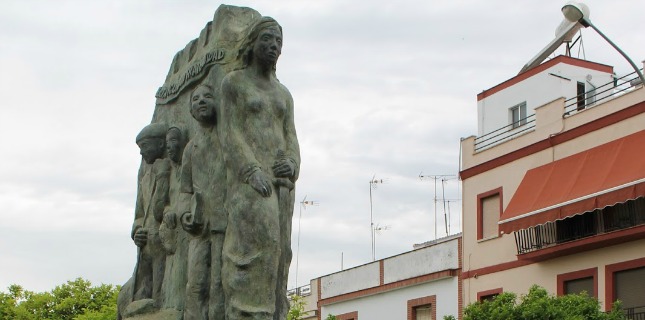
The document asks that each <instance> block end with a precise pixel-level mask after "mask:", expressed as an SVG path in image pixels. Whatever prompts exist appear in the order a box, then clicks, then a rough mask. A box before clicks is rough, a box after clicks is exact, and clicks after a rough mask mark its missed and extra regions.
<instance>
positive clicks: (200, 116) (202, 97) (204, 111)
mask: <svg viewBox="0 0 645 320" xmlns="http://www.w3.org/2000/svg"><path fill="white" fill-rule="evenodd" d="M190 114H192V115H193V118H195V120H197V121H199V122H203V123H213V122H215V117H216V115H215V97H213V93H212V92H211V91H210V90H209V89H208V87H205V86H199V87H197V89H195V91H193V93H192V94H191V96H190Z"/></svg>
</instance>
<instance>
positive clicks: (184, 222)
mask: <svg viewBox="0 0 645 320" xmlns="http://www.w3.org/2000/svg"><path fill="white" fill-rule="evenodd" d="M181 227H182V228H184V230H186V232H188V233H191V234H195V233H197V232H198V231H199V230H200V229H201V227H202V224H201V223H199V222H197V221H195V216H194V215H193V213H192V212H184V214H182V215H181Z"/></svg>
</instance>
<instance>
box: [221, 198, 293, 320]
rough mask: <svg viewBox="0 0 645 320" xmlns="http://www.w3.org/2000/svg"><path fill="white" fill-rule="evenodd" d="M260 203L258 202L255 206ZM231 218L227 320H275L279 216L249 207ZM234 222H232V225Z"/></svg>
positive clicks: (226, 278) (226, 266)
mask: <svg viewBox="0 0 645 320" xmlns="http://www.w3.org/2000/svg"><path fill="white" fill-rule="evenodd" d="M256 204H257V203H256ZM247 209H250V210H244V211H237V212H235V214H236V215H237V216H236V217H234V218H233V219H229V225H228V227H227V230H226V239H225V243H224V266H223V279H224V291H225V293H226V316H227V319H235V320H273V317H274V314H275V306H276V285H277V280H278V273H279V272H281V270H280V271H279V258H280V252H281V250H280V249H281V248H280V238H279V228H280V227H279V225H278V223H279V217H277V216H276V215H275V210H267V208H258V207H257V206H256V207H255V208H247ZM233 221H234V222H235V223H232V222H233Z"/></svg>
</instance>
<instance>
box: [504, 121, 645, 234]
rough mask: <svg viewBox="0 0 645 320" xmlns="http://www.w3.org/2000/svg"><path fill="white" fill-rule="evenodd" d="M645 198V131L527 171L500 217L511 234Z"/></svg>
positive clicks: (505, 231) (507, 231) (506, 231)
mask: <svg viewBox="0 0 645 320" xmlns="http://www.w3.org/2000/svg"><path fill="white" fill-rule="evenodd" d="M642 196H645V130H644V131H640V132H637V133H634V134H631V135H628V136H625V137H623V138H620V139H617V140H614V141H612V142H609V143H606V144H603V145H600V146H597V147H594V148H592V149H589V150H586V151H583V152H580V153H577V154H574V155H571V156H569V157H566V158H563V159H560V160H557V161H554V162H551V163H549V164H546V165H543V166H540V167H537V168H534V169H531V170H529V171H527V172H526V174H525V175H524V178H523V179H522V182H521V183H520V186H519V187H518V188H517V191H516V192H515V194H514V195H513V198H512V199H511V201H510V202H509V204H508V206H507V207H506V210H504V212H503V213H502V216H501V217H500V222H499V226H500V231H502V232H504V233H510V232H512V231H517V230H521V229H526V228H528V227H531V226H536V225H539V224H543V223H546V222H549V221H555V220H558V219H564V218H566V217H570V216H573V215H576V214H580V213H584V212H588V211H592V210H594V209H597V208H604V207H606V206H611V205H614V204H616V203H621V202H625V201H627V200H630V199H636V198H638V197H642Z"/></svg>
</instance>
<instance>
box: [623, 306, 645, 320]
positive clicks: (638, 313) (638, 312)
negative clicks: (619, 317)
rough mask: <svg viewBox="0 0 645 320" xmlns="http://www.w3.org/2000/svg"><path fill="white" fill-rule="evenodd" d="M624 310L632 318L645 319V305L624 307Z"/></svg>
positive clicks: (632, 319) (633, 319)
mask: <svg viewBox="0 0 645 320" xmlns="http://www.w3.org/2000/svg"><path fill="white" fill-rule="evenodd" d="M623 311H624V312H625V315H626V316H627V319H630V320H645V306H641V307H633V308H624V309H623Z"/></svg>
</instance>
